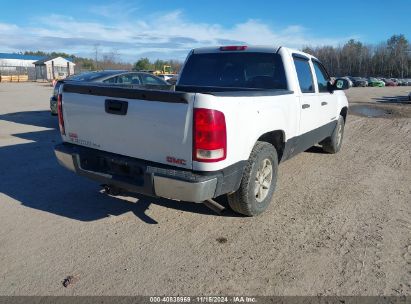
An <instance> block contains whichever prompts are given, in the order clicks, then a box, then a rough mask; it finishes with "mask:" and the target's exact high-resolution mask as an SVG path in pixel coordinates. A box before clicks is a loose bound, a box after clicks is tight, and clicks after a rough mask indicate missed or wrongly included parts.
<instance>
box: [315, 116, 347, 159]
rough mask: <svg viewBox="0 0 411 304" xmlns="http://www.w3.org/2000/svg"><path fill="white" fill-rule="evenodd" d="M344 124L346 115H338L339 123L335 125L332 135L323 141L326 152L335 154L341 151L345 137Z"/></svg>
mask: <svg viewBox="0 0 411 304" xmlns="http://www.w3.org/2000/svg"><path fill="white" fill-rule="evenodd" d="M344 125H345V122H344V117H342V116H341V115H340V117H338V122H337V125H336V126H335V129H334V131H333V133H332V134H331V137H329V138H327V139H326V140H324V141H323V142H322V143H321V144H322V148H323V150H324V151H325V152H327V153H331V154H335V153H338V151H340V149H341V145H342V141H343V137H344Z"/></svg>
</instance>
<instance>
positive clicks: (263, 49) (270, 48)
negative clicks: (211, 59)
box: [192, 45, 318, 60]
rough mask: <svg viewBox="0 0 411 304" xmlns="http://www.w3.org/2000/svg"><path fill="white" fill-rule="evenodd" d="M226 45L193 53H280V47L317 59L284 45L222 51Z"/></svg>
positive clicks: (255, 46)
mask: <svg viewBox="0 0 411 304" xmlns="http://www.w3.org/2000/svg"><path fill="white" fill-rule="evenodd" d="M222 47H225V46H214V47H202V48H196V49H193V50H192V54H207V53H220V52H225V53H235V52H250V53H278V52H279V51H280V49H284V50H287V51H288V52H290V53H291V54H300V55H303V56H305V57H308V58H312V59H316V60H318V59H317V58H315V57H314V56H312V55H310V54H307V53H304V52H302V51H299V50H295V49H290V48H287V47H283V46H259V45H247V46H246V47H247V48H245V49H244V50H226V51H222V50H221V48H222Z"/></svg>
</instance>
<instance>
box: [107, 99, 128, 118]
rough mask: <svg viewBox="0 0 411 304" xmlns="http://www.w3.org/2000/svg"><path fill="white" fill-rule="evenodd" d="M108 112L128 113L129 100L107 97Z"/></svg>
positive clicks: (116, 113)
mask: <svg viewBox="0 0 411 304" xmlns="http://www.w3.org/2000/svg"><path fill="white" fill-rule="evenodd" d="M105 106H106V113H109V114H115V115H126V114H127V109H128V102H127V101H123V100H114V99H106V104H105Z"/></svg>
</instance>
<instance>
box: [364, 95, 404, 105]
mask: <svg viewBox="0 0 411 304" xmlns="http://www.w3.org/2000/svg"><path fill="white" fill-rule="evenodd" d="M372 99H373V100H375V101H376V102H381V103H394V104H411V101H409V100H408V96H383V97H378V98H372Z"/></svg>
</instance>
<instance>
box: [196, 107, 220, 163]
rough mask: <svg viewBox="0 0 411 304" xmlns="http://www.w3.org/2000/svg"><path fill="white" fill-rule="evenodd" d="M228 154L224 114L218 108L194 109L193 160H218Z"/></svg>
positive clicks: (209, 161)
mask: <svg viewBox="0 0 411 304" xmlns="http://www.w3.org/2000/svg"><path fill="white" fill-rule="evenodd" d="M226 156H227V130H226V125H225V117H224V114H223V113H222V112H220V111H217V110H210V109H201V108H200V109H194V124H193V160H195V161H199V162H208V163H211V162H218V161H220V160H223V159H225V158H226Z"/></svg>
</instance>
